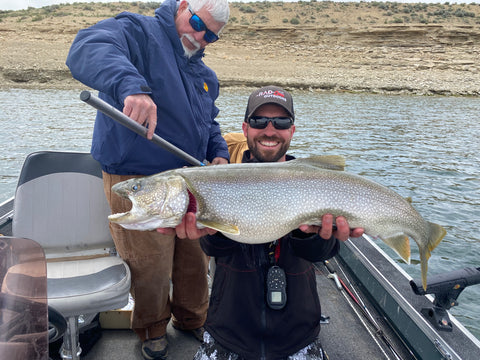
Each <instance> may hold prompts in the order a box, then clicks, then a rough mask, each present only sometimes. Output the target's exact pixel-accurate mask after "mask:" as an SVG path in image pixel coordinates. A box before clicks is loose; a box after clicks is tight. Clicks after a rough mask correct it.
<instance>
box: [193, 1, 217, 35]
mask: <svg viewBox="0 0 480 360" xmlns="http://www.w3.org/2000/svg"><path fill="white" fill-rule="evenodd" d="M188 10H189V11H190V13H191V14H192V16H191V17H190V20H189V22H190V26H191V27H192V28H193V30H195V31H197V32H200V31H205V35H203V39H204V40H205V41H206V42H208V43H213V42H215V41H217V40H218V36H217V34H215V33H214V32H213V31H211V30H208V28H207V26H206V25H205V23H204V22H203V20H202V19H200V17H199V16H198V15H197V14H195V12H194V11H193V10H192V8H191V7H190V5H188Z"/></svg>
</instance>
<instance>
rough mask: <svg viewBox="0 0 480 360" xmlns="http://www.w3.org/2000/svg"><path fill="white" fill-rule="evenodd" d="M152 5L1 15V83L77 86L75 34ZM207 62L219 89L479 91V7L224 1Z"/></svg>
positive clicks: (81, 7) (148, 9) (147, 10)
mask: <svg viewBox="0 0 480 360" xmlns="http://www.w3.org/2000/svg"><path fill="white" fill-rule="evenodd" d="M157 5H158V3H157V4H149V3H105V4H101V3H100V4H99V3H88V4H87V3H84V4H81V3H75V4H71V5H58V6H50V7H45V8H42V9H29V10H25V11H15V12H1V13H0V20H1V21H0V48H1V53H2V55H1V56H0V87H1V88H11V87H23V88H61V89H65V88H83V87H84V86H83V85H82V84H79V83H78V82H76V81H75V80H73V79H72V78H71V76H70V73H69V71H68V69H67V67H66V66H65V58H66V55H67V53H68V49H69V46H70V44H71V42H72V40H73V38H74V37H75V34H76V33H77V31H78V30H79V29H81V28H84V27H87V26H89V25H91V24H94V23H96V22H97V21H99V20H101V19H104V18H106V17H110V16H114V15H115V14H118V13H119V12H121V11H124V10H128V11H133V12H140V13H144V14H147V15H153V11H154V8H155V7H156V6H157ZM230 8H231V20H230V23H229V25H228V26H227V27H226V29H225V31H224V33H223V34H222V37H221V40H220V41H218V42H217V43H215V44H213V45H211V46H208V47H207V51H206V56H205V62H206V63H207V64H208V65H209V66H211V67H212V68H213V69H214V70H215V71H216V72H217V75H218V77H219V79H220V82H221V84H222V85H223V86H238V85H246V86H257V85H265V84H267V83H274V84H279V85H282V86H286V87H288V88H303V89H314V90H325V91H354V92H374V93H376V92H380V93H411V94H421V95H430V94H442V95H472V96H478V95H480V61H479V60H480V58H479V53H480V25H479V23H480V6H479V5H476V4H471V5H441V4H398V3H396V4H395V3H333V2H315V1H312V2H302V3H264V2H259V3H249V4H243V3H231V6H230Z"/></svg>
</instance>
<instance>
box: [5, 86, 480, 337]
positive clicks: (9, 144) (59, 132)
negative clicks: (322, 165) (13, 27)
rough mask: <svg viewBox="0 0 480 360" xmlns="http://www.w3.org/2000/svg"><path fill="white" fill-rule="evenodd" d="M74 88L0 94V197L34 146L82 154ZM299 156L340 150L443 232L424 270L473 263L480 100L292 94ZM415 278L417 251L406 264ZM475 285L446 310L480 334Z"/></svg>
mask: <svg viewBox="0 0 480 360" xmlns="http://www.w3.org/2000/svg"><path fill="white" fill-rule="evenodd" d="M249 93H250V90H249V89H226V90H223V91H222V94H221V96H220V98H219V100H218V102H217V105H218V106H219V108H220V109H221V113H220V116H219V118H218V121H219V122H220V124H221V126H222V130H223V131H224V132H231V131H235V132H239V131H241V121H242V119H243V116H244V112H245V106H246V100H247V98H248V94H249ZM79 94H80V91H63V90H62V91H60V90H18V89H12V90H7V91H0V123H1V126H0V129H1V134H2V139H3V143H4V144H5V145H4V149H5V151H3V153H2V154H1V155H0V202H3V201H4V200H6V199H8V198H10V197H11V196H12V195H13V193H14V190H15V186H16V181H17V177H18V174H19V172H20V168H21V165H22V163H23V160H24V158H25V156H26V155H27V154H28V153H30V152H33V151H38V150H45V149H50V150H75V151H89V149H90V142H91V136H92V129H93V119H94V116H95V110H94V109H93V108H91V107H90V106H89V105H87V104H85V103H83V102H82V101H80V99H79ZM293 97H294V103H295V108H296V115H297V119H296V126H297V131H296V133H295V136H294V140H293V141H292V147H291V153H292V154H293V155H295V156H297V157H307V156H310V155H317V154H339V155H343V156H345V158H346V162H347V171H350V172H353V173H357V174H360V175H363V176H365V177H368V178H370V179H372V180H375V181H377V182H379V183H381V184H383V185H386V186H388V187H390V188H391V189H393V190H394V191H396V192H397V193H399V194H400V195H402V196H404V197H411V198H412V199H413V205H414V206H415V207H416V208H417V210H418V211H419V212H420V213H421V214H422V215H423V216H424V217H425V218H426V219H428V220H429V221H432V222H435V223H438V224H442V225H443V226H444V227H445V228H446V229H447V232H448V234H447V236H446V237H445V239H444V240H443V241H442V242H441V243H440V245H439V246H438V247H437V248H436V249H435V250H434V251H433V253H432V257H431V258H430V261H429V275H433V274H439V273H442V272H444V271H448V270H456V269H462V268H464V267H479V266H480V260H479V258H480V257H479V255H480V240H479V239H478V221H479V220H480V122H479V121H478V114H479V113H480V101H479V99H478V98H466V97H462V98H460V97H418V96H383V95H366V94H329V93H310V92H301V91H294V92H293ZM380 245H381V247H382V248H383V249H384V250H385V251H386V252H387V253H388V254H389V255H390V256H391V257H392V258H393V259H395V260H396V261H398V262H399V263H400V265H401V266H402V268H404V269H405V271H407V272H408V273H409V274H410V275H411V276H413V277H415V278H419V277H420V266H419V264H418V251H417V247H416V245H415V244H412V264H411V265H406V264H403V262H401V261H400V259H399V257H398V256H397V255H396V254H395V253H393V251H391V250H390V249H389V248H388V247H386V246H383V244H380ZM479 299H480V285H477V286H473V287H470V288H468V289H466V290H465V291H464V292H463V293H462V294H461V295H460V297H459V306H456V307H454V308H452V312H453V313H454V314H455V315H456V316H457V317H458V318H459V319H460V321H461V322H463V323H464V324H465V325H466V326H467V328H468V329H469V330H470V331H472V332H473V333H474V334H475V336H477V337H478V338H480V300H479Z"/></svg>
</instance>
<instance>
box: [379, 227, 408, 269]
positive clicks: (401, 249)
mask: <svg viewBox="0 0 480 360" xmlns="http://www.w3.org/2000/svg"><path fill="white" fill-rule="evenodd" d="M382 240H383V242H384V243H385V244H387V245H388V246H390V247H391V248H392V249H393V250H395V252H396V253H397V254H398V255H400V256H401V257H402V259H403V260H405V262H406V263H407V264H410V240H409V239H408V236H405V235H403V234H398V235H394V236H390V237H388V238H385V239H382Z"/></svg>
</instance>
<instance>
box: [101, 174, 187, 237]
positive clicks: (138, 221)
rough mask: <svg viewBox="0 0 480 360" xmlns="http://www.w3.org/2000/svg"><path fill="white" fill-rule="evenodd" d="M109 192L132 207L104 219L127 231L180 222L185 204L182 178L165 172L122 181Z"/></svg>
mask: <svg viewBox="0 0 480 360" xmlns="http://www.w3.org/2000/svg"><path fill="white" fill-rule="evenodd" d="M112 191H113V192H114V193H115V194H117V195H119V196H121V197H122V198H124V199H129V200H130V201H131V203H132V208H131V210H130V211H128V212H125V213H118V214H112V215H110V216H109V217H108V219H109V220H110V221H111V222H112V223H116V224H119V225H121V226H122V227H124V228H126V229H130V230H154V229H158V228H167V227H175V226H177V225H178V224H180V222H181V221H182V218H183V216H184V215H185V213H186V211H187V208H188V203H189V196H188V191H187V186H186V183H185V181H184V179H183V178H182V177H181V176H178V175H174V174H168V173H160V174H156V175H151V176H147V177H141V178H133V179H129V180H126V181H122V182H119V183H117V184H115V185H114V186H112Z"/></svg>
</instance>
